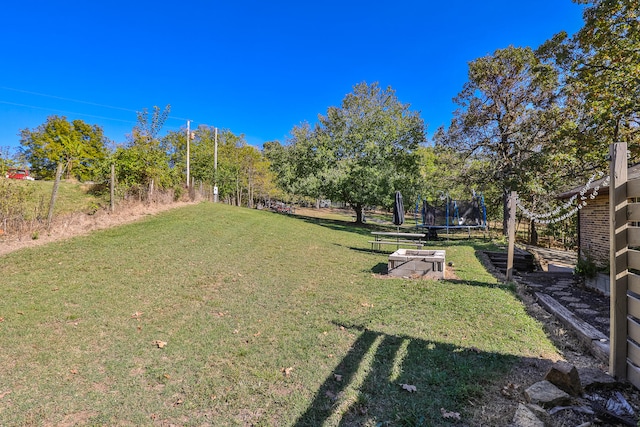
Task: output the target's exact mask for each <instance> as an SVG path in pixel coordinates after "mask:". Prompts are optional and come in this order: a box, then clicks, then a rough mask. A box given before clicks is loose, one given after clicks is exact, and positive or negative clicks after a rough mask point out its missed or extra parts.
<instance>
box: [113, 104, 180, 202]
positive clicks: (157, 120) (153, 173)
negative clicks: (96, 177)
mask: <svg viewBox="0 0 640 427" xmlns="http://www.w3.org/2000/svg"><path fill="white" fill-rule="evenodd" d="M170 111H171V106H170V105H167V106H166V107H165V108H164V110H160V108H159V107H157V106H154V107H153V113H151V115H149V112H148V111H147V109H143V110H142V112H139V113H138V122H137V124H136V125H135V126H134V128H133V130H132V133H131V135H129V142H128V144H127V146H125V147H119V148H118V149H117V150H116V152H115V153H114V155H113V159H114V161H115V163H116V175H117V179H118V182H119V184H120V185H124V186H125V187H126V188H129V189H137V191H139V192H140V195H141V196H142V193H143V192H144V191H146V192H147V197H149V198H150V197H152V195H153V192H154V190H155V189H156V188H165V189H166V188H171V187H172V186H173V185H174V184H175V181H176V176H175V175H176V174H175V172H174V171H173V170H172V169H171V167H170V165H169V156H168V154H167V152H166V151H165V150H164V149H163V147H162V146H161V145H160V140H159V139H158V138H157V135H158V133H159V132H160V130H161V129H162V126H163V125H164V122H165V121H166V119H167V117H168V115H169V112H170Z"/></svg>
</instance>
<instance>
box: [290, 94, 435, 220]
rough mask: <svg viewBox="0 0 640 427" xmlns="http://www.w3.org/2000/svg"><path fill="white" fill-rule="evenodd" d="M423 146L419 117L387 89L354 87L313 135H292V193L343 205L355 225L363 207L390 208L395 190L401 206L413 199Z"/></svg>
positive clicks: (303, 130)
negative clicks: (349, 210)
mask: <svg viewBox="0 0 640 427" xmlns="http://www.w3.org/2000/svg"><path fill="white" fill-rule="evenodd" d="M425 140H426V139H425V126H424V122H423V121H422V119H421V118H420V115H419V113H417V112H412V111H411V110H409V105H407V104H402V103H400V101H399V100H398V99H397V97H396V95H395V92H394V91H393V90H392V89H391V88H387V89H384V90H383V89H381V88H380V87H379V85H378V83H374V84H371V85H368V84H367V83H360V84H358V85H356V86H355V87H354V88H353V92H352V93H350V94H348V95H347V96H346V97H345V98H344V99H343V101H342V105H341V106H340V107H329V109H328V110H327V115H326V116H322V115H320V116H319V123H318V124H317V125H316V126H315V127H314V128H313V129H311V128H310V127H309V126H308V125H302V126H298V127H295V128H294V129H293V131H292V138H291V141H290V144H289V146H288V149H287V151H288V156H287V157H288V158H287V159H286V161H288V162H289V163H290V166H289V168H290V169H289V170H290V171H291V174H292V177H294V178H295V180H297V181H298V185H297V188H295V190H297V191H300V192H301V193H302V194H303V195H306V196H310V197H319V196H320V195H322V196H324V197H328V198H330V199H332V200H335V201H342V202H346V203H348V204H349V205H350V206H351V207H352V208H353V209H354V211H355V213H356V222H358V223H360V222H362V220H363V209H364V207H365V206H376V205H383V206H391V204H392V203H393V196H394V193H395V191H396V190H399V191H401V192H402V193H403V195H404V196H405V200H411V199H412V198H413V197H414V196H415V195H416V194H417V186H418V180H419V177H420V173H419V165H418V162H419V159H420V157H419V154H418V151H417V150H418V148H419V147H420V144H422V143H423V142H425ZM281 170H286V168H285V169H282V168H281Z"/></svg>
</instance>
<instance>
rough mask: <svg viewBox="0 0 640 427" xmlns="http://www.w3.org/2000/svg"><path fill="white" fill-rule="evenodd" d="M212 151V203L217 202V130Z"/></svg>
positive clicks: (216, 129) (216, 130)
mask: <svg viewBox="0 0 640 427" xmlns="http://www.w3.org/2000/svg"><path fill="white" fill-rule="evenodd" d="M214 141H215V144H214V151H213V175H214V176H213V201H214V202H215V203H217V202H218V128H215V130H214Z"/></svg>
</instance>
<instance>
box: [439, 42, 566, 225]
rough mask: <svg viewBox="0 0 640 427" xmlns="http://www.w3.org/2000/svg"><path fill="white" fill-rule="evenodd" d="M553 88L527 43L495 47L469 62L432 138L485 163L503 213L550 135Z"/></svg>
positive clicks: (554, 121) (549, 71)
mask: <svg viewBox="0 0 640 427" xmlns="http://www.w3.org/2000/svg"><path fill="white" fill-rule="evenodd" d="M558 87H559V86H558V74H557V72H556V70H555V68H554V67H552V66H551V65H549V64H545V63H543V62H541V61H540V60H539V59H538V58H537V57H536V55H535V54H534V52H533V51H532V50H531V49H530V48H516V47H508V48H506V49H499V50H497V51H495V52H494V54H493V55H488V56H485V57H482V58H478V59H476V60H475V61H472V62H471V63H470V64H469V80H468V82H467V83H465V85H464V88H463V90H462V92H460V94H458V96H457V97H456V98H455V101H456V103H457V104H458V105H459V108H458V109H457V110H456V111H455V112H454V118H453V119H452V121H451V125H450V127H449V128H448V129H447V130H446V131H445V130H444V129H439V131H438V132H437V133H436V135H435V137H434V139H435V140H436V141H437V143H438V144H441V145H444V146H448V147H451V148H454V149H455V150H456V151H459V152H461V153H464V154H465V156H468V158H469V159H471V160H473V161H476V162H480V163H481V164H482V165H483V167H485V168H486V169H485V170H484V174H485V176H487V177H488V178H490V179H491V180H493V181H494V182H495V183H496V184H497V185H499V186H500V187H501V188H502V193H503V203H502V205H503V210H504V212H506V210H507V198H508V194H509V192H510V191H513V190H516V191H517V190H519V189H520V188H522V187H523V185H524V184H525V181H526V179H527V178H528V176H527V174H526V173H525V172H526V171H528V170H530V168H531V167H533V166H534V165H536V164H538V163H537V162H538V160H537V158H538V157H540V156H542V155H544V154H545V147H547V146H548V145H550V144H551V142H552V141H553V138H554V136H555V135H556V132H557V127H558V120H559V119H558V118H559V117H560V116H559V115H558V106H557V100H558ZM471 170H472V169H471ZM507 217H508V216H507V215H506V213H505V215H504V216H503V218H504V222H503V226H504V230H505V232H506V218H507Z"/></svg>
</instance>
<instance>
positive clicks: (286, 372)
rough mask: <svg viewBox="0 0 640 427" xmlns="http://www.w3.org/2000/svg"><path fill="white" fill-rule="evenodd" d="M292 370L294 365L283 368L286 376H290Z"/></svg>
mask: <svg viewBox="0 0 640 427" xmlns="http://www.w3.org/2000/svg"><path fill="white" fill-rule="evenodd" d="M291 371H293V366H290V367H288V368H282V373H283V374H284V376H285V377H288V376H289V375H291Z"/></svg>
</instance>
